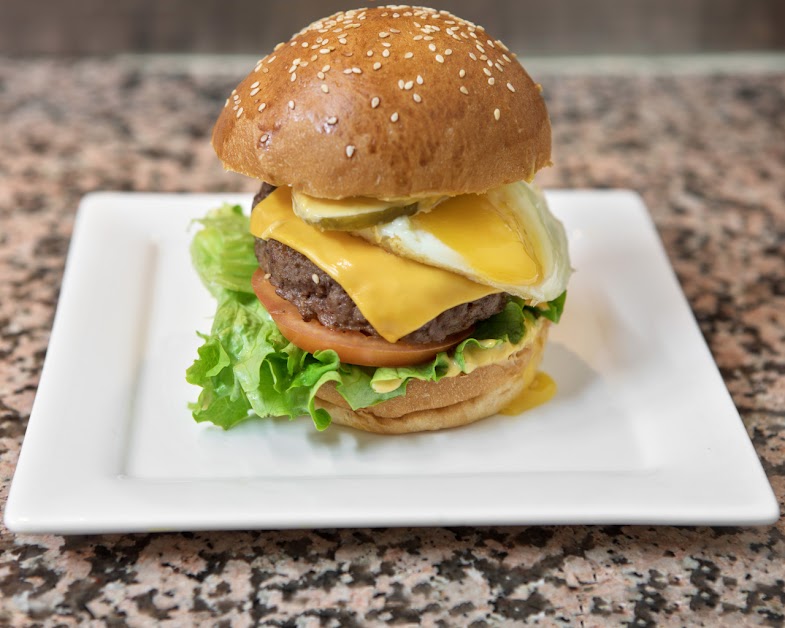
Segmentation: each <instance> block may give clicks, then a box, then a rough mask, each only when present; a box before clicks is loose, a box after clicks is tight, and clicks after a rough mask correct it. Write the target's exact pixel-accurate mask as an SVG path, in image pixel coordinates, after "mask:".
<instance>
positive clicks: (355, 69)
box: [352, 68, 363, 74]
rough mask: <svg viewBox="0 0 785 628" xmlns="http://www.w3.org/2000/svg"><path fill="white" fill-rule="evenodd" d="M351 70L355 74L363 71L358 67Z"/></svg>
mask: <svg viewBox="0 0 785 628" xmlns="http://www.w3.org/2000/svg"><path fill="white" fill-rule="evenodd" d="M352 72H354V73H355V74H362V73H363V71H362V70H361V69H360V68H352Z"/></svg>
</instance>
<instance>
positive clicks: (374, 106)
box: [371, 96, 380, 109]
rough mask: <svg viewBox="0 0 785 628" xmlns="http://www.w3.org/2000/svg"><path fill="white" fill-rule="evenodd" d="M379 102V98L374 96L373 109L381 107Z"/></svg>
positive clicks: (372, 99)
mask: <svg viewBox="0 0 785 628" xmlns="http://www.w3.org/2000/svg"><path fill="white" fill-rule="evenodd" d="M379 102H380V101H379V97H378V96H374V97H373V98H371V108H372V109H376V107H378V106H379Z"/></svg>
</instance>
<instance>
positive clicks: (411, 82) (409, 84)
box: [403, 81, 414, 90]
mask: <svg viewBox="0 0 785 628" xmlns="http://www.w3.org/2000/svg"><path fill="white" fill-rule="evenodd" d="M412 87H414V81H406V83H405V84H404V86H403V88H404V89H406V90H409V89H411V88H412Z"/></svg>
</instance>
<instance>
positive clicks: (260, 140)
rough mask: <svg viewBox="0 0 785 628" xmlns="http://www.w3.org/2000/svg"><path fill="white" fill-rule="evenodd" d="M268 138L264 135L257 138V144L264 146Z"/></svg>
mask: <svg viewBox="0 0 785 628" xmlns="http://www.w3.org/2000/svg"><path fill="white" fill-rule="evenodd" d="M269 137H270V136H269V135H267V133H265V134H264V135H262V137H260V138H259V143H260V144H264V143H265V142H266V141H267V139H268V138H269Z"/></svg>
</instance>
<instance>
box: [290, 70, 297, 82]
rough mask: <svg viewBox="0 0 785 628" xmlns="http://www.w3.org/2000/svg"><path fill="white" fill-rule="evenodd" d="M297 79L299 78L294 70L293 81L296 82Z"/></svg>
mask: <svg viewBox="0 0 785 628" xmlns="http://www.w3.org/2000/svg"><path fill="white" fill-rule="evenodd" d="M296 80H297V72H292V79H291V81H292V83H294V82H295V81H296Z"/></svg>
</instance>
